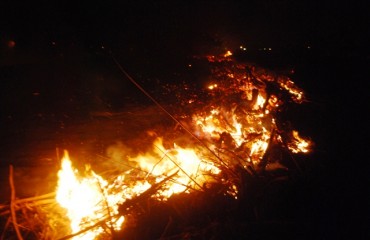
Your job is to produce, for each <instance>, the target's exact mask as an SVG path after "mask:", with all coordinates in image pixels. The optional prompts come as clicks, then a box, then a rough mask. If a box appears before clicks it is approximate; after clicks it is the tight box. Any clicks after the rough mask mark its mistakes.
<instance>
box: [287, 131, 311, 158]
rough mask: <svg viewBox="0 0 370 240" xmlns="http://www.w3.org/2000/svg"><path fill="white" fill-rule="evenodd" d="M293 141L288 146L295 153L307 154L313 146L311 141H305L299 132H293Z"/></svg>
mask: <svg viewBox="0 0 370 240" xmlns="http://www.w3.org/2000/svg"><path fill="white" fill-rule="evenodd" d="M292 135H293V141H292V142H291V143H290V144H288V148H289V149H290V150H291V151H292V152H293V153H300V152H302V153H307V152H309V148H310V145H311V141H309V140H306V139H303V138H301V137H300V136H299V134H298V131H292Z"/></svg>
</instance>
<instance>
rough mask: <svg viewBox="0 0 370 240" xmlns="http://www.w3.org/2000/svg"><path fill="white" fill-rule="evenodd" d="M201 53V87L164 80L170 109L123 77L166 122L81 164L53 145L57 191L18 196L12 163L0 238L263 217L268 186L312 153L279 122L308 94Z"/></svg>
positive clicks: (170, 235) (215, 230)
mask: <svg viewBox="0 0 370 240" xmlns="http://www.w3.org/2000/svg"><path fill="white" fill-rule="evenodd" d="M202 59H203V60H204V61H206V62H207V64H208V65H209V66H210V69H211V75H210V76H209V77H208V80H207V85H206V86H203V88H202V89H199V88H197V87H195V86H192V85H190V84H183V85H166V86H163V91H166V93H167V94H172V96H174V98H175V99H176V100H175V102H174V104H173V105H172V106H171V107H168V108H167V107H163V106H164V105H163V104H160V103H159V102H157V101H156V99H155V97H154V98H153V97H152V96H151V95H150V94H148V93H147V92H146V91H145V90H144V89H143V88H141V86H140V85H138V84H137V82H135V80H134V79H132V78H130V77H129V76H128V77H129V79H130V80H131V81H132V82H133V83H134V84H135V85H137V86H138V88H139V89H140V90H142V92H143V93H144V94H146V95H147V96H148V97H149V98H150V99H151V100H152V101H153V102H154V105H155V106H154V107H155V108H156V109H157V110H156V111H153V114H159V113H160V114H164V115H165V117H166V118H167V120H166V121H165V122H162V124H153V127H152V128H150V127H149V128H144V127H143V128H142V132H141V133H138V134H137V138H140V139H135V141H132V140H127V142H126V141H125V139H122V140H121V142H119V143H116V144H114V145H111V146H109V147H108V148H107V150H106V154H105V155H104V156H97V158H99V159H100V160H101V161H99V163H96V162H95V164H86V165H85V166H83V164H81V161H79V160H78V159H76V158H75V157H74V154H73V152H72V151H70V152H69V151H68V150H69V149H65V150H64V151H58V154H57V157H58V158H59V159H58V160H60V167H59V171H58V172H57V173H56V174H57V177H58V179H57V182H56V183H55V192H51V193H48V194H45V195H39V196H30V197H29V198H23V199H19V198H17V196H16V189H15V186H14V183H13V168H12V167H10V174H9V183H10V188H11V200H10V202H8V203H3V204H1V205H0V216H1V218H3V219H4V221H2V222H3V223H4V226H3V229H4V230H3V232H2V239H17V238H18V239H89V240H91V239H222V236H223V235H222V234H227V235H228V236H229V237H231V238H237V239H238V238H241V237H243V235H240V229H241V228H253V226H252V225H251V224H250V223H254V222H256V221H258V220H260V219H263V216H264V211H266V206H264V205H263V204H262V203H261V202H263V201H264V198H266V197H268V196H271V195H269V194H266V192H268V189H270V188H271V186H274V184H275V183H276V182H282V181H288V180H289V177H290V176H291V175H292V174H293V173H298V174H299V173H300V172H301V171H302V170H301V167H300V156H303V154H307V153H310V152H311V151H312V145H313V143H312V142H311V140H310V139H309V136H302V135H301V134H300V129H296V128H295V126H293V125H292V124H291V123H290V122H289V120H287V119H286V118H287V117H286V116H288V114H287V113H288V112H289V109H290V107H291V106H295V105H299V104H301V103H304V102H305V100H306V99H305V95H304V92H303V90H302V89H300V88H299V87H298V86H296V84H295V83H294V82H293V81H292V80H291V79H290V78H289V77H288V76H285V75H281V74H277V73H275V72H273V71H270V70H266V69H263V68H260V67H258V66H254V65H252V64H247V63H239V62H237V61H236V60H235V59H234V58H233V57H232V53H231V52H229V51H228V52H226V53H225V54H223V55H220V56H206V57H204V58H202ZM94 116H95V117H96V116H97V114H95V115H94ZM100 117H109V118H120V117H122V116H121V115H120V114H116V115H114V114H109V113H105V114H101V116H100ZM153 118H154V116H153ZM168 119H169V120H168ZM146 121H147V122H150V119H146ZM132 142H135V143H136V145H135V146H131V145H130V143H132ZM97 162H98V161H97ZM240 219H241V221H242V222H244V223H245V222H248V223H249V224H247V225H242V224H239V225H237V224H235V222H237V221H239V220H240ZM221 225H222V226H225V225H227V226H229V227H227V231H226V230H225V227H223V228H222V227H220V226H221ZM220 229H224V230H220ZM222 231H226V233H223V232H222ZM221 232H222V233H221ZM244 237H246V235H244Z"/></svg>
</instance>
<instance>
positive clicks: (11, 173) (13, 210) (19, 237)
mask: <svg viewBox="0 0 370 240" xmlns="http://www.w3.org/2000/svg"><path fill="white" fill-rule="evenodd" d="M9 184H10V190H11V195H10V212H11V215H12V221H13V225H14V229H15V232H16V234H17V237H18V239H19V240H23V237H22V234H21V231H20V230H19V228H18V223H17V218H16V214H15V187H14V181H13V166H12V165H10V166H9Z"/></svg>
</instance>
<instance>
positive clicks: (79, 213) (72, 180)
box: [56, 151, 124, 239]
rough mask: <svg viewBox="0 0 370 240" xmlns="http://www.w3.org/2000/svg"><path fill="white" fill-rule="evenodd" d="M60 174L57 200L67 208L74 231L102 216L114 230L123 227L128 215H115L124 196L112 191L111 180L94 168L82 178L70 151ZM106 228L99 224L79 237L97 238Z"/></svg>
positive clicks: (63, 160)
mask: <svg viewBox="0 0 370 240" xmlns="http://www.w3.org/2000/svg"><path fill="white" fill-rule="evenodd" d="M58 177H59V181H58V187H57V195H56V200H57V201H58V203H59V204H60V206H62V207H63V208H65V209H66V210H67V216H68V218H69V220H70V226H71V233H72V234H74V233H77V232H79V231H81V230H83V229H84V228H86V227H88V226H92V225H94V224H96V223H98V222H99V221H101V220H102V219H106V220H107V221H106V223H107V224H108V226H109V227H112V228H113V229H114V230H119V229H120V226H121V224H122V222H123V221H124V217H123V216H120V217H118V218H116V217H114V215H115V214H117V213H118V208H117V203H118V202H119V200H120V199H118V198H115V197H114V196H113V195H110V194H109V193H108V188H107V187H108V186H107V185H108V183H107V181H105V180H104V179H102V178H101V177H100V176H99V175H97V174H95V173H94V172H93V171H90V172H89V173H88V174H87V176H85V177H82V176H81V175H80V174H79V172H78V171H77V170H76V169H73V167H72V163H71V160H70V159H69V155H68V152H67V151H65V153H64V157H63V159H62V166H61V170H60V171H59V172H58ZM103 231H104V230H103V228H102V227H97V228H94V229H92V230H91V231H88V232H86V233H85V234H81V235H79V236H78V237H76V238H75V239H94V238H95V237H96V236H98V235H100V234H101V233H103Z"/></svg>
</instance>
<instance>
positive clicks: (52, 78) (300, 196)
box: [0, 1, 370, 239]
mask: <svg viewBox="0 0 370 240" xmlns="http://www.w3.org/2000/svg"><path fill="white" fill-rule="evenodd" d="M268 2H269V1H266V5H263V4H262V5H260V4H258V3H256V2H255V3H254V5H252V9H253V7H256V8H257V9H259V10H260V11H261V9H270V10H269V11H270V12H267V13H268V14H267V16H270V17H271V19H270V21H273V19H274V18H277V19H278V20H281V19H283V17H282V16H283V15H286V13H289V14H288V15H287V16H288V20H287V21H294V19H295V18H294V16H293V15H294V14H293V13H291V11H290V10H289V8H288V7H286V6H288V4H290V3H291V2H289V1H279V3H280V4H276V5H274V3H271V2H270V3H268ZM269 4H270V5H273V6H272V7H278V8H279V9H280V10H282V9H283V10H284V9H285V10H284V11H285V12H283V13H281V14H280V13H278V12H274V11H273V10H271V9H272V8H269V6H270V5H269ZM284 4H286V5H284ZM152 5H153V6H154V5H155V4H154V3H152ZM215 5H217V4H215ZM329 5H330V4H328V3H326V2H325V3H324V5H323V8H322V9H319V13H317V14H318V15H319V16H318V15H316V16H311V15H310V13H312V12H316V8H315V7H316V5H315V4H312V5H310V4H309V8H308V10H307V11H308V12H301V13H302V14H303V15H302V16H301V17H298V18H297V19H298V20H297V21H298V23H297V25H294V24H289V23H288V22H287V21H286V22H285V23H284V22H283V23H281V24H280V25H277V26H275V25H273V24H272V23H271V24H270V22H268V20H263V19H265V18H262V17H258V18H252V17H251V18H247V19H245V18H243V19H244V20H243V21H245V22H243V23H245V25H244V26H245V30H244V28H243V27H241V26H240V25H241V22H238V21H236V20H239V17H240V16H239V15H238V14H240V15H243V14H244V15H243V16H246V15H248V14H249V13H250V12H249V11H246V12H243V11H242V12H239V11H236V9H238V7H241V5H237V6H236V7H234V8H233V9H232V10H233V11H231V13H228V14H226V15H225V16H223V17H220V16H219V15H217V13H219V12H220V9H222V10H223V8H224V7H225V6H227V3H223V4H221V5H220V7H214V6H213V5H212V6H213V7H214V8H212V9H213V10H215V12H214V13H213V14H212V13H208V14H206V15H205V16H204V17H205V20H204V21H199V22H201V24H199V26H198V21H197V20H199V19H202V17H203V13H204V12H203V11H204V10H205V9H207V8H206V7H204V6H203V7H200V8H199V9H197V11H196V12H195V13H193V14H194V15H193V16H191V15H189V16H188V15H187V14H185V13H186V12H188V10H189V9H186V11H185V10H184V9H183V10H178V12H177V11H174V12H173V11H169V10H170V9H171V8H170V7H169V8H168V9H166V10H167V14H163V15H161V14H159V15H161V16H162V17H159V19H157V14H155V13H153V12H152V11H150V10H146V14H147V15H145V14H142V15H140V16H135V14H134V13H137V12H140V11H141V8H140V7H137V8H136V9H134V13H128V12H125V13H126V16H127V18H124V19H121V18H120V20H122V21H121V22H122V31H120V29H121V25H120V24H121V22H119V23H117V20H116V19H115V17H117V16H120V14H121V12H120V11H119V10H116V11H115V12H113V14H112V15H111V17H110V18H108V19H105V20H104V21H101V20H102V19H104V17H107V16H108V15H109V14H105V15H104V14H103V15H102V17H103V18H94V19H93V20H92V22H89V20H90V17H91V16H95V15H94V14H96V13H97V12H98V10H97V9H95V8H93V7H91V8H88V11H84V13H83V14H82V17H81V21H78V24H77V23H76V24H75V20H76V19H78V18H77V17H76V16H77V15H78V14H77V13H78V10H80V8H79V7H78V6H77V9H75V10H76V11H71V12H69V13H70V16H69V17H66V16H65V15H63V14H64V11H62V10H61V11H57V13H58V14H59V15H58V16H57V17H55V19H57V18H59V17H60V18H61V19H64V20H66V21H65V22H64V24H62V23H59V24H60V25H58V24H56V23H54V20H55V19H54V18H53V11H50V13H47V14H46V15H47V17H48V18H51V19H52V21H51V22H50V23H49V24H46V23H45V25H41V24H40V23H41V22H43V18H42V17H40V18H32V17H31V16H33V15H32V14H29V13H28V14H25V13H27V11H26V10H25V9H26V8H24V9H23V8H21V13H23V19H22V18H20V19H21V20H19V22H16V21H15V22H14V23H12V24H11V23H10V24H8V25H7V26H6V27H5V28H4V29H2V32H1V33H2V34H3V35H2V36H1V44H2V45H1V52H0V53H1V55H0V56H1V57H0V81H1V90H0V93H1V94H0V109H1V112H0V126H1V127H0V128H1V131H0V166H1V176H0V178H1V179H0V182H1V187H2V188H1V189H2V190H1V194H0V198H1V200H2V202H3V201H6V199H7V198H8V196H9V192H8V191H9V190H8V187H7V186H8V179H7V171H8V166H9V164H12V165H14V167H15V174H16V175H15V176H16V187H17V195H18V196H19V197H23V196H34V195H36V194H41V193H44V192H48V191H50V190H51V189H53V187H54V181H55V178H56V176H55V174H56V171H57V169H58V168H59V165H58V164H59V160H58V159H57V158H56V156H57V154H56V149H60V150H61V149H65V148H66V149H68V150H69V151H70V152H71V155H72V156H73V155H75V156H76V158H79V159H83V160H84V161H86V162H89V161H92V159H93V158H94V157H95V156H96V154H102V155H104V154H105V151H106V148H107V147H108V146H109V145H111V144H113V143H114V142H116V141H117V140H120V141H123V142H125V141H133V142H135V140H132V139H135V138H136V137H137V136H138V135H139V136H140V134H142V131H143V126H145V127H144V128H151V127H153V126H157V125H160V124H161V122H162V121H163V120H164V119H165V121H169V120H168V118H167V117H166V116H165V114H158V112H160V111H158V110H155V107H153V106H152V103H151V102H150V100H149V99H147V98H146V97H145V96H144V95H143V94H142V92H140V91H139V90H138V89H137V88H136V87H135V86H133V85H132V83H130V82H129V81H128V80H127V79H126V78H125V77H124V76H122V74H121V73H120V72H119V70H118V68H117V67H116V66H115V65H114V62H113V61H112V59H111V57H110V56H109V54H108V52H109V49H111V50H112V52H113V54H114V55H115V56H116V57H117V59H118V61H120V63H121V64H122V65H123V66H124V68H125V69H126V70H127V71H129V73H130V74H132V76H133V77H134V78H135V79H136V80H137V81H138V82H140V83H141V84H142V85H143V87H144V88H145V89H146V90H148V91H149V92H150V93H153V95H154V96H156V97H158V98H159V99H160V100H161V101H164V102H166V97H164V96H161V95H160V92H161V88H159V87H158V86H161V87H162V86H164V85H165V84H167V83H179V82H180V83H182V82H184V81H185V82H187V81H189V82H195V83H199V84H201V83H202V82H203V81H204V77H205V76H206V72H204V70H203V68H202V66H198V65H197V63H196V61H194V60H193V58H192V57H193V56H194V55H197V54H203V53H208V52H217V51H221V50H224V48H225V46H231V47H230V48H232V47H235V46H239V42H243V41H244V39H248V41H247V45H248V44H250V46H252V47H251V51H247V53H243V54H242V55H241V57H240V59H241V60H247V61H250V62H255V63H257V64H259V65H261V66H264V67H268V68H272V69H279V70H281V69H283V70H287V69H288V70H289V69H292V68H293V69H294V71H295V73H294V74H293V75H292V78H293V80H294V81H295V82H296V83H297V85H298V86H300V87H302V88H303V89H304V90H305V92H306V93H307V96H308V100H309V102H308V103H305V104H304V106H303V107H302V109H300V110H299V111H297V112H294V113H292V116H290V117H291V118H292V122H293V123H294V124H295V125H296V126H298V128H299V129H301V131H302V132H303V133H305V135H307V136H310V137H312V139H313V141H314V142H315V149H314V152H313V153H312V154H311V155H309V157H307V158H308V159H307V160H306V161H308V162H310V164H309V168H308V169H307V172H305V174H304V176H301V177H298V178H297V179H295V180H294V181H292V182H291V183H289V184H288V185H287V186H286V187H285V188H283V189H280V190H279V191H277V193H276V194H277V195H276V201H273V200H272V201H271V203H269V204H271V206H276V208H275V210H271V209H270V211H271V212H270V213H271V215H270V216H273V215H274V214H275V217H276V218H274V220H276V222H277V223H276V224H274V223H272V222H270V223H260V224H258V223H256V225H257V226H253V228H254V227H255V228H256V229H259V230H256V232H248V231H247V233H246V234H247V235H248V234H249V235H248V236H250V237H251V238H252V239H271V237H274V234H279V236H285V237H286V238H289V239H369V238H370V233H369V216H370V215H369V214H370V211H369V201H368V197H367V196H368V195H369V181H368V168H369V164H368V163H367V159H368V154H367V152H368V151H367V149H368V146H367V145H368V143H367V142H368V141H366V140H367V139H368V123H369V121H368V120H369V119H368V117H367V111H368V110H369V106H368V96H369V93H368V88H369V87H368V86H369V84H368V81H369V77H370V74H369V71H370V70H369V69H370V64H369V61H370V59H369V57H370V55H369V51H368V46H367V45H366V44H367V43H366V41H365V40H364V39H365V37H364V36H365V35H366V33H365V32H366V31H365V32H364V31H363V30H364V29H363V28H361V25H360V24H357V23H358V22H361V23H362V24H364V25H366V23H367V20H368V19H367V18H365V19H361V16H363V15H362V14H361V13H362V12H359V13H358V14H353V15H349V14H344V15H343V17H342V15H341V13H342V12H344V13H349V12H351V11H352V10H353V9H354V7H353V5H350V6H352V7H348V9H347V8H345V6H340V7H341V8H339V10H335V9H334V10H330V11H329V13H328V14H327V15H325V14H320V13H323V12H325V10H328V9H332V8H331V7H328V6H329ZM9 6H10V5H9ZM153 6H152V7H153ZM181 6H182V7H184V6H183V5H181ZM330 6H331V5H330ZM17 7H19V6H16V7H15V8H10V10H9V11H10V13H8V14H6V15H3V16H8V19H12V18H10V16H12V14H11V13H12V11H13V13H17V11H16V10H14V9H18V8H17ZM126 7H127V6H126ZM154 7H156V6H154ZM296 7H297V6H296ZM108 8H109V6H105V7H104V8H103V10H102V11H103V13H104V11H106V12H105V13H107V11H108ZM352 8H353V9H352ZM2 9H4V8H2ZM53 9H54V10H55V9H57V7H54V8H53ZM66 9H67V8H66ZM155 9H156V10H159V7H158V9H157V8H155ZM300 9H301V8H300ZM344 9H346V10H344ZM190 10H192V9H191V8H190ZM293 10H294V9H293ZM314 10H315V11H314ZM22 11H23V12H22ZM43 11H45V9H44V10H42V9H41V10H38V12H37V11H36V13H35V14H36V15H37V13H38V14H40V13H44V12H43ZM235 11H236V12H235ZM67 12H68V11H67ZM144 12H145V11H144ZM292 12H293V11H292ZM148 13H150V14H151V15H150V14H149V17H148ZM179 13H180V14H183V15H181V16H180V17H178V16H179V15H178V14H179ZM237 13H238V14H237ZM247 13H248V14H247ZM257 13H258V12H257ZM257 13H253V11H252V12H251V13H250V15H251V16H254V17H256V16H259V15H258V14H257ZM284 13H285V14H284ZM353 13H354V12H353ZM21 15H22V14H21ZM172 15H176V17H174V16H172ZM214 15H216V16H217V18H216V19H218V20H217V21H215V22H214V21H213V20H212V19H214V18H212V17H214ZM145 16H147V17H148V19H149V20H150V19H151V18H150V17H152V19H154V20H155V19H157V20H155V21H159V23H160V24H158V26H157V25H155V24H154V23H152V22H151V21H148V19H146V17H145ZM264 16H266V15H264ZM193 18H194V19H195V20H192V21H191V23H189V25H187V24H184V23H185V22H187V21H189V20H191V19H193ZM305 18H307V20H304V19H305ZM326 18H327V19H326ZM30 19H31V20H32V21H30ZM169 19H170V20H169ZM173 19H177V20H176V21H174V22H172V24H168V22H167V21H168V20H169V21H171V20H173ZM210 19H211V20H210ZM223 19H227V21H223ZM252 19H254V20H255V21H256V22H257V23H255V24H252V23H250V21H247V20H252ZM79 20H80V19H79ZM154 20H153V21H154ZM336 20H338V21H339V22H340V23H341V25H338V26H337V25H335V24H334V22H336ZM155 21H154V22H155ZM235 21H236V22H237V23H238V24H234V23H235ZM258 21H259V22H260V25H258V24H259V23H258ZM309 21H313V22H314V23H315V24H316V25H315V24H312V25H310V23H309ZM320 21H322V24H321V22H320ZM25 22H28V26H27V24H25V25H26V26H24V23H25ZM113 23H114V24H113ZM53 24H54V25H53ZM74 24H75V25H76V26H75V25H74ZM298 24H301V25H302V26H301V25H299V26H301V28H302V29H304V30H300V31H299V30H297V32H294V31H293V33H292V31H291V30H292V29H297V28H298V29H300V28H299V26H298ZM182 25H185V27H180V26H182ZM35 26H37V27H35ZM106 26H109V27H106ZM229 26H232V28H231V30H229V29H228V28H227V27H229ZM274 26H275V27H277V28H275V27H274ZM303 26H304V27H303ZM317 26H321V27H320V28H317V29H316V27H317ZM367 26H368V25H367ZM259 27H260V28H262V29H264V30H265V32H263V33H261V32H259V31H258V29H259ZM218 28H219V29H218ZM14 29H18V30H17V31H15V30H14ZM53 29H57V30H53ZM136 29H140V31H136ZM143 29H146V30H143ZM205 29H207V31H205ZM220 29H221V30H220ZM225 29H228V30H225ZM236 30H238V31H239V32H242V33H243V32H247V33H249V32H250V33H251V35H252V37H250V38H249V36H246V35H248V34H247V33H244V35H243V34H239V35H237V36H236V34H235V32H237V31H236ZM315 30H317V31H315ZM203 31H204V32H205V33H203ZM266 32H268V33H266ZM279 32H281V34H279ZM113 33H117V34H113ZM285 33H287V34H285ZM195 36H196V37H195ZM293 36H297V38H295V39H292V37H293ZM305 37H307V38H310V37H312V39H310V41H309V43H306V42H305ZM12 39H14V40H15V42H16V44H17V45H16V47H10V46H9V45H8V43H9V41H10V40H12ZM269 39H278V40H276V41H275V42H274V41H273V40H271V41H270V42H269ZM284 41H287V44H284ZM164 43H165V44H164ZM365 43H366V44H365ZM240 44H244V43H240ZM268 44H270V45H272V46H273V50H275V49H276V51H273V52H272V53H265V52H263V51H262V52H261V51H258V49H259V48H260V47H264V46H267V45H268ZM274 44H275V45H274ZM310 44H312V48H311V49H307V46H309V45H310ZM102 46H104V47H105V49H102ZM248 46H249V45H248ZM107 48H109V49H108V50H107ZM188 64H193V68H191V69H189V67H188ZM171 101H172V99H171ZM167 103H168V102H167ZM171 104H172V105H176V102H173V103H172V102H171ZM104 112H110V113H120V114H121V115H115V116H109V115H107V114H102V113H104ZM138 119H139V120H140V119H141V120H142V119H145V120H143V122H140V121H138ZM148 119H150V120H151V121H148ZM171 124H172V123H171V121H169V122H168V125H170V126H171ZM276 209H279V210H276ZM286 219H288V220H289V221H290V222H293V223H294V226H295V227H293V228H290V227H286V225H284V221H283V220H286ZM243 224H244V225H243ZM245 224H246V225H248V224H251V223H248V224H247V223H241V224H240V226H241V227H240V228H241V229H244V227H243V226H246V225H245ZM253 224H254V223H253ZM253 224H252V225H253ZM270 224H271V225H272V226H271V225H270ZM248 226H249V228H248V227H246V228H248V229H250V228H251V227H250V225H248ZM272 229H273V230H272ZM281 229H283V230H281ZM269 230H271V233H270V234H269V233H268V232H269ZM285 230H286V231H287V232H288V233H286V235H285V233H284V231H285ZM240 231H243V230H240ZM266 232H267V233H266ZM289 232H290V233H289ZM241 235H242V234H241ZM248 236H245V237H248Z"/></svg>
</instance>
